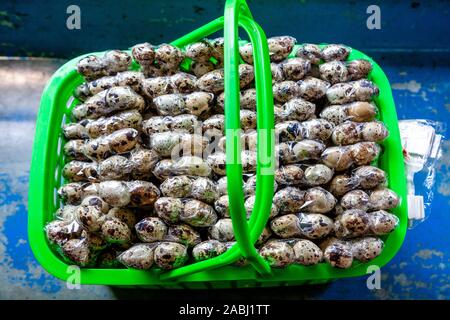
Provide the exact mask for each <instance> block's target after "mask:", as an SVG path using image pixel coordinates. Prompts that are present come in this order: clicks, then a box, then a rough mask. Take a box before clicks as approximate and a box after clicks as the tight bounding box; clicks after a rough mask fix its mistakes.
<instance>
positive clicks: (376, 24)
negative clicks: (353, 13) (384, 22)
mask: <svg viewBox="0 0 450 320" xmlns="http://www.w3.org/2000/svg"><path fill="white" fill-rule="evenodd" d="M366 13H367V14H369V15H370V16H369V17H368V18H367V20H366V26H367V29H369V30H380V29H381V9H380V7H379V6H377V5H375V4H372V5H370V6H368V7H367V10H366Z"/></svg>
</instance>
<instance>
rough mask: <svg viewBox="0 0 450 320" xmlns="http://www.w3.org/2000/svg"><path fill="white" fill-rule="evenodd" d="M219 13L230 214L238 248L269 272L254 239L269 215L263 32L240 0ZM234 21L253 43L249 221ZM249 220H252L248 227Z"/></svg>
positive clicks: (270, 120) (268, 98)
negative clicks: (253, 166) (253, 164)
mask: <svg viewBox="0 0 450 320" xmlns="http://www.w3.org/2000/svg"><path fill="white" fill-rule="evenodd" d="M224 18H225V20H224V63H225V64H224V72H225V88H224V89H225V107H224V109H225V129H226V145H227V148H226V160H227V161H226V163H227V164H226V174H227V189H228V200H229V207H230V216H231V219H232V222H233V230H234V235H235V238H236V241H237V243H238V244H239V247H240V249H241V253H242V254H243V256H244V257H246V258H247V259H248V260H249V262H250V263H251V265H252V266H253V267H254V268H255V269H256V270H257V271H258V273H260V274H262V275H268V274H271V268H270V266H269V265H268V264H267V263H266V262H265V261H264V260H263V259H262V257H261V256H260V255H259V253H258V252H257V251H256V249H255V246H254V243H255V242H256V240H257V238H258V237H259V235H260V234H261V233H262V231H263V229H264V226H265V224H266V222H267V220H268V218H269V214H270V209H271V206H272V199H273V191H274V190H273V189H274V188H273V184H274V176H273V174H274V173H273V172H274V163H275V160H274V154H273V153H274V130H273V129H274V111H273V94H272V73H271V69H270V59H269V49H268V46H267V39H266V36H265V34H264V32H263V31H262V29H261V27H260V26H259V25H258V24H257V23H256V22H255V21H254V20H253V18H252V15H251V13H250V10H249V8H248V5H247V3H246V2H245V0H227V2H226V4H225V13H224ZM239 25H240V26H242V27H243V29H244V30H245V31H246V32H247V34H248V35H249V37H250V41H251V43H252V46H253V55H254V72H255V82H256V93H257V100H256V101H257V176H256V183H257V186H256V198H255V205H254V208H253V211H252V216H251V220H250V223H248V224H247V219H246V212H245V207H244V192H243V188H242V179H243V177H242V164H241V146H240V133H241V127H240V103H239V93H240V89H239V88H240V86H239V72H238V66H239V61H240V55H239V45H238V26H239ZM249 225H251V226H252V228H251V231H250V230H249Z"/></svg>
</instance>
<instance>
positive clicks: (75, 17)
mask: <svg viewBox="0 0 450 320" xmlns="http://www.w3.org/2000/svg"><path fill="white" fill-rule="evenodd" d="M66 13H67V14H68V15H69V16H68V17H67V20H66V27H67V29H69V30H80V29H81V9H80V7H79V6H77V5H75V4H71V5H70V6H68V7H67V9H66Z"/></svg>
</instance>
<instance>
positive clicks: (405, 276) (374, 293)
mask: <svg viewBox="0 0 450 320" xmlns="http://www.w3.org/2000/svg"><path fill="white" fill-rule="evenodd" d="M43 3H44V4H45V5H44V7H45V6H47V7H48V8H50V2H43ZM58 3H61V4H55V3H51V4H52V6H51V7H52V8H53V9H51V10H50V11H48V12H46V13H45V15H44V16H43V17H41V18H37V17H36V16H34V15H33V14H31V12H32V11H33V10H36V9H33V8H34V7H35V6H36V4H35V2H31V1H29V2H27V1H21V2H14V1H10V2H6V3H2V4H0V8H1V9H0V28H8V27H5V24H4V21H5V20H4V18H3V20H2V13H1V12H2V10H4V9H3V7H5V6H6V7H7V10H8V12H10V11H13V12H16V14H17V12H18V13H21V14H22V15H18V16H19V17H20V19H22V20H20V19H19V18H17V19H18V20H17V21H19V22H17V23H18V24H20V26H18V28H19V27H20V28H21V29H18V30H20V32H17V33H16V34H15V35H16V38H15V37H13V36H12V34H13V33H12V32H6V33H5V32H4V30H5V29H0V30H1V31H0V40H1V41H0V43H2V44H4V43H6V42H5V39H7V40H8V41H10V40H14V41H16V43H20V42H21V41H23V40H25V41H24V42H23V45H22V47H23V48H22V49H23V51H17V50H16V49H17V48H18V47H17V48H14V47H9V48H12V49H11V50H12V51H11V52H14V53H17V52H19V53H21V54H23V53H27V52H41V53H42V52H46V53H54V54H55V55H59V56H70V55H72V54H73V53H74V52H84V51H92V50H101V49H105V48H114V47H116V48H123V47H127V46H129V45H131V44H133V43H135V42H138V41H140V40H141V39H142V38H139V37H143V36H145V33H147V34H148V35H149V36H150V35H152V34H154V35H157V33H156V32H155V30H158V31H160V32H161V34H162V36H161V38H158V37H159V36H156V37H155V38H153V39H150V40H151V41H153V42H160V40H159V39H163V40H170V39H173V38H175V37H177V36H179V35H180V34H181V33H182V32H184V31H181V30H189V29H191V28H193V27H194V26H197V25H200V24H201V23H202V22H204V21H207V20H209V19H210V18H212V17H215V16H216V15H218V12H219V11H220V10H219V8H220V7H221V3H220V2H219V1H217V2H208V3H209V4H208V6H202V8H204V9H205V10H203V11H202V10H201V9H198V8H197V9H193V8H194V6H195V5H198V4H199V3H200V2H195V1H192V2H189V5H188V4H185V6H186V10H184V11H183V10H179V9H180V8H181V5H182V4H181V2H177V1H175V2H174V3H175V4H176V5H177V6H176V8H177V10H175V7H173V8H171V7H170V5H165V6H166V7H164V10H165V11H164V12H163V13H164V14H163V15H162V18H161V10H162V9H161V7H163V5H162V4H152V5H153V7H152V10H148V9H146V10H144V9H143V7H142V6H144V3H143V2H141V4H140V6H141V7H139V6H138V9H140V10H136V9H133V10H134V11H138V14H141V15H142V16H141V17H140V18H135V19H131V16H132V11H131V7H127V10H129V11H127V12H129V13H128V17H127V19H128V21H127V23H128V25H127V26H125V27H126V28H132V27H131V26H132V25H133V23H135V25H138V26H142V25H146V23H147V25H148V26H149V27H148V28H147V30H146V32H142V30H140V31H139V32H133V33H130V32H128V33H127V36H123V35H124V31H123V29H120V28H119V27H122V26H123V20H122V19H123V18H121V19H119V20H118V21H117V22H116V23H115V24H112V27H113V30H114V32H115V34H116V36H114V37H113V36H111V35H110V33H108V32H107V31H106V27H105V28H104V29H103V30H100V31H98V32H99V33H98V34H96V35H99V38H93V39H91V40H89V38H85V37H89V35H86V34H84V35H83V37H81V36H80V38H79V39H78V38H76V37H75V36H74V37H75V38H72V36H69V35H68V34H65V33H64V32H66V31H63V30H60V29H63V27H64V25H63V26H62V27H61V26H60V25H61V23H63V22H62V20H61V19H63V18H61V17H59V16H55V15H54V14H53V13H54V11H52V10H57V11H58V12H59V11H60V10H63V12H65V4H64V1H61V2H58ZM80 3H81V4H83V3H86V2H84V1H80ZM91 3H92V6H94V7H95V8H96V11H95V10H94V12H96V13H97V14H100V11H101V10H100V6H99V5H98V2H97V1H91ZM118 3H119V2H114V4H112V5H111V10H108V12H106V13H105V12H104V13H103V14H105V15H108V19H110V20H108V21H113V18H114V17H115V15H114V14H113V13H114V12H116V10H118V9H119V8H120V6H125V2H120V3H121V4H118ZM196 3H197V4H196ZM271 3H272V2H271V1H268V2H264V3H263V2H262V1H254V2H252V9H253V11H254V14H255V16H256V17H261V16H266V17H267V16H271V15H270V14H268V12H269V10H274V9H275V6H274V5H273V4H271ZM294 3H298V8H309V9H311V8H316V6H319V4H321V5H325V4H326V5H327V8H329V13H327V14H329V15H330V14H331V13H330V12H335V13H336V12H337V10H338V8H337V5H335V4H334V3H331V2H330V1H319V2H318V3H319V4H317V5H315V4H312V2H307V1H305V2H303V1H299V2H294V1H285V3H284V4H283V5H282V6H281V7H280V10H281V11H280V12H277V14H275V15H272V16H271V20H270V22H269V21H268V20H267V21H261V24H262V25H263V27H264V28H265V29H266V30H268V33H269V34H292V35H294V36H297V37H298V38H299V39H301V38H302V35H305V39H306V41H311V42H314V41H315V42H321V41H333V42H344V43H347V44H349V45H352V46H355V47H358V48H363V49H364V48H366V47H367V48H368V50H369V51H370V50H372V51H373V55H374V56H375V57H376V59H377V61H378V62H379V63H380V64H381V66H382V67H383V69H384V70H385V72H386V73H387V75H388V77H389V79H390V81H391V84H392V87H393V89H394V90H393V92H394V98H395V101H396V105H397V110H398V115H399V118H400V119H410V118H425V119H433V120H437V121H440V122H442V123H443V124H448V123H449V119H450V64H449V63H448V60H447V59H448V58H447V59H443V57H444V56H448V53H447V54H446V50H449V48H450V42H449V41H450V39H449V37H448V35H447V34H446V33H445V32H442V30H450V28H449V19H448V2H447V1H430V2H427V4H423V3H420V5H419V8H422V9H423V10H431V9H430V8H431V7H429V6H431V4H433V5H434V8H435V9H436V13H434V15H431V14H430V15H427V14H426V13H427V11H421V12H422V13H416V14H414V12H416V11H414V10H418V9H417V8H416V9H414V10H413V8H412V6H411V3H410V2H404V1H392V2H391V1H389V2H386V3H389V5H390V6H391V8H392V10H393V11H391V10H384V11H383V12H384V13H383V14H384V15H385V17H386V20H385V21H386V22H385V23H386V24H387V25H386V28H388V29H387V31H389V30H390V31H392V30H394V29H395V32H396V36H393V37H392V38H391V37H388V36H386V33H384V32H385V31H386V30H385V31H381V32H380V34H379V35H373V36H371V37H372V38H370V39H365V38H364V34H365V32H366V30H359V29H360V27H358V28H354V29H352V30H356V31H355V33H344V32H343V30H347V29H346V28H349V27H352V26H354V25H352V24H351V23H355V21H358V19H360V18H355V17H356V16H355V13H354V12H355V11H352V10H356V9H352V10H350V9H349V8H357V10H356V11H357V12H359V9H360V7H361V6H362V4H361V3H363V4H364V2H359V1H358V2H357V4H356V2H355V3H353V4H351V3H350V2H346V3H345V4H343V5H342V6H343V7H341V8H344V9H345V10H344V9H343V10H341V11H342V12H343V13H342V15H336V14H335V16H336V17H339V19H336V20H335V21H331V20H333V19H328V20H325V22H324V23H325V24H326V25H327V26H328V27H333V28H329V29H324V27H321V26H320V25H317V23H315V22H314V21H313V20H314V19H315V18H314V17H320V15H321V14H322V17H323V15H325V13H323V12H322V13H320V12H317V11H313V13H314V15H311V16H310V17H306V18H305V19H303V20H301V19H298V20H297V21H298V22H296V23H298V24H300V25H305V26H310V28H309V29H308V30H307V32H306V31H305V32H300V31H298V30H297V29H293V27H292V25H291V24H288V22H287V21H288V19H287V18H293V17H294V13H291V14H290V15H289V16H286V18H285V17H284V16H283V17H282V16H281V12H286V11H289V10H288V9H289V8H292V7H293V5H294ZM324 3H325V4H324ZM383 3H385V2H383ZM405 3H406V5H405ZM429 3H431V4H429ZM263 4H264V5H265V6H263ZM387 5H388V4H386V6H387ZM188 8H189V9H188ZM406 8H408V9H407V10H410V11H407V14H406V17H405V15H400V13H401V9H402V10H403V9H406ZM424 8H425V9H424ZM422 9H420V10H422ZM14 10H15V11H14ZM42 10H43V9H42ZM192 10H194V13H195V10H197V11H199V13H198V14H197V13H195V14H197V15H198V16H196V15H194V14H193V13H192ZM214 10H216V11H217V12H216V11H214ZM314 10H317V9H314ZM348 10H350V11H348ZM382 10H383V9H382ZM134 11H133V12H134ZM144 11H145V12H146V13H148V16H147V18H146V19H147V20H142V19H144V18H143V15H144V14H143V13H142V12H144ZM300 11H301V10H300V9H299V15H300V14H303V13H302V12H303V11H302V12H300ZM24 12H25V13H26V12H28V13H27V14H28V15H27V16H26V15H23V14H25V13H24ZM180 12H183V14H181V13H180ZM273 12H276V11H273ZM424 15H425V16H424ZM295 16H296V17H297V15H295ZM312 16H314V17H312ZM89 17H91V18H92V15H91V14H90V13H89V12H87V13H86V18H87V19H86V20H87V21H88V22H89ZM155 17H159V18H158V19H159V20H154V19H156V18H155ZM174 17H177V18H176V19H175V18H174ZM352 17H353V18H352ZM389 17H391V18H390V19H389ZM393 17H396V19H398V21H397V22H398V24H395V21H394V18H393ZM419 18H420V19H421V20H420V21H422V20H426V21H427V22H429V23H428V24H423V25H422V24H420V23H418V21H419V20H418V19H419ZM41 19H44V20H42V21H41ZM152 19H153V20H152ZM174 19H175V20H174ZM190 19H194V20H195V21H191V20H190ZM347 19H348V20H349V21H350V22H348V21H347ZM444 19H446V20H444ZM2 21H3V22H2ZM14 21H15V20H14ZM145 22H146V23H145ZM89 23H90V24H92V25H95V21H94V20H93V19H91V21H90V22H89ZM407 23H409V24H410V25H409V24H407ZM50 24H52V25H53V26H59V27H58V28H59V29H58V30H56V28H51V27H50ZM32 25H33V26H32ZM88 25H89V24H88ZM339 25H342V27H339ZM408 26H409V28H410V29H411V30H412V31H410V32H406V31H407V28H408ZM443 27H445V28H443ZM289 28H290V29H289ZM389 28H391V29H389ZM428 28H430V32H429V34H427V33H426V30H427V29H428ZM127 30H128V29H127ZM358 30H359V31H358ZM32 31H34V33H33V35H34V37H33V38H30V37H29V36H28V35H29V34H31V32H32ZM128 31H129V30H128ZM45 32H47V36H45V34H44V33H45ZM400 33H401V36H400ZM49 35H50V36H49ZM117 35H122V36H117ZM63 37H64V38H63ZM82 38H84V40H86V39H87V40H86V41H85V42H83V41H82ZM48 39H50V40H48ZM61 39H65V40H64V41H62V40H61ZM393 39H394V40H397V41H398V43H397V44H396V43H395V41H394V40H393ZM373 43H376V44H377V45H376V46H375V45H373ZM17 46H18V45H17ZM398 47H402V48H403V50H394V49H395V48H398ZM380 48H381V49H383V50H381V51H380V50H379V49H380ZM408 48H409V49H417V50H416V51H420V49H421V48H427V50H432V49H433V48H434V49H436V50H434V53H433V54H431V55H430V52H431V51H430V52H426V53H418V54H417V52H416V53H413V52H411V51H408V50H407V51H404V50H405V49H408ZM3 49H5V46H3ZM22 49H20V50H22ZM8 50H9V49H8ZM413 51H414V50H413ZM62 63H63V61H62V60H35V61H1V60H0V78H1V79H2V81H0V299H20V298H26V299H37V298H44V299H80V298H85V299H114V298H132V297H139V298H143V297H146V298H150V299H158V298H172V299H180V298H183V297H188V298H193V299H206V298H208V295H209V293H208V292H207V291H195V292H183V291H161V290H146V291H145V292H144V291H141V290H125V289H117V288H108V287H104V286H82V288H81V290H68V289H67V288H66V286H65V283H64V282H61V281H59V280H57V279H55V278H54V277H52V276H51V275H49V274H48V273H46V272H45V271H44V270H43V269H42V268H41V267H40V266H39V264H38V263H37V262H36V260H35V259H34V257H33V255H32V253H31V250H30V247H29V243H28V240H27V233H26V215H27V193H28V174H29V161H30V157H31V148H32V142H33V134H34V125H35V117H36V112H37V109H38V101H39V96H40V93H41V92H42V89H43V87H44V85H45V82H46V81H47V80H48V78H49V77H50V75H51V74H52V72H54V71H55V70H56V69H57V67H58V66H59V65H61V64H62ZM443 151H444V153H443V156H442V157H441V159H440V160H439V163H438V167H437V172H436V192H435V194H434V200H433V211H432V214H431V216H430V217H429V218H428V219H427V220H426V221H425V222H423V223H421V224H419V225H418V226H417V227H416V228H414V229H413V230H410V231H409V232H408V233H407V236H406V239H405V242H404V245H403V247H402V248H401V250H400V251H399V253H398V254H397V256H396V257H395V258H394V259H393V260H392V261H391V262H390V263H389V264H388V265H387V266H385V267H384V268H383V269H382V283H381V287H382V289H381V290H368V289H367V287H366V278H365V277H361V278H354V279H343V280H339V281H336V282H333V283H330V284H327V285H320V286H307V287H294V288H289V287H288V288H272V289H261V288H259V289H258V290H250V291H248V290H246V291H242V290H240V291H236V290H226V291H220V292H216V294H217V296H221V297H224V298H229V299H238V298H239V297H255V298H258V297H261V298H271V297H277V298H281V299H282V298H309V299H418V298H423V299H449V298H450V272H449V260H450V252H449V238H448V237H449V232H448V230H450V221H449V218H448V213H449V207H450V142H445V143H444V150H443ZM422 188H423V187H422ZM419 189H420V188H419Z"/></svg>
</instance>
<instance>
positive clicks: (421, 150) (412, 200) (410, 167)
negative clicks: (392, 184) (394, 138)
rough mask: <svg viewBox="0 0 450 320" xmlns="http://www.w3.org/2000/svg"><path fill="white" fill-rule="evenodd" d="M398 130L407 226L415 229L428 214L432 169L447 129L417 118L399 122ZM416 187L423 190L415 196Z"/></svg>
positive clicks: (432, 180)
mask: <svg viewBox="0 0 450 320" xmlns="http://www.w3.org/2000/svg"><path fill="white" fill-rule="evenodd" d="M399 127H400V136H401V140H402V147H403V153H404V158H405V171H406V176H407V188H408V198H407V200H408V216H409V227H410V228H414V227H415V226H416V225H417V224H418V223H420V222H422V221H424V220H425V219H426V218H427V217H428V216H429V215H430V213H431V208H432V201H433V193H434V190H435V166H436V161H437V160H438V159H439V157H440V156H441V144H442V140H443V139H444V135H443V134H444V133H445V131H446V127H445V126H444V125H443V124H442V123H440V122H434V121H430V120H419V119H417V120H416V119H414V120H401V121H399ZM416 187H423V189H421V191H420V193H417V194H416V192H419V191H418V190H417V189H416ZM422 190H423V191H422Z"/></svg>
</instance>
